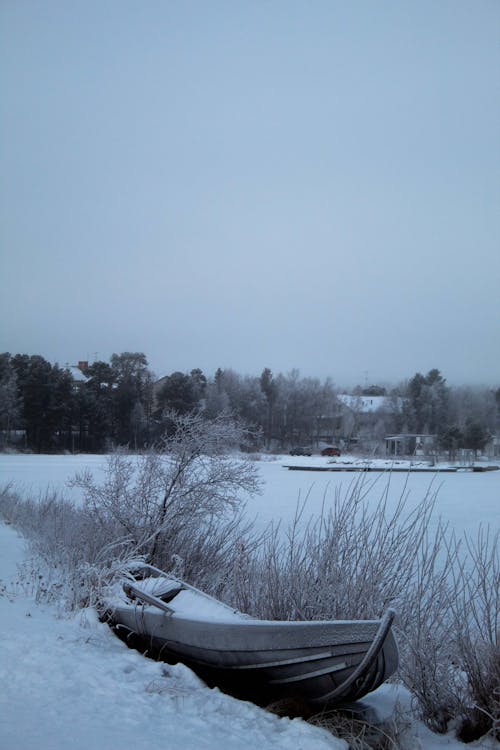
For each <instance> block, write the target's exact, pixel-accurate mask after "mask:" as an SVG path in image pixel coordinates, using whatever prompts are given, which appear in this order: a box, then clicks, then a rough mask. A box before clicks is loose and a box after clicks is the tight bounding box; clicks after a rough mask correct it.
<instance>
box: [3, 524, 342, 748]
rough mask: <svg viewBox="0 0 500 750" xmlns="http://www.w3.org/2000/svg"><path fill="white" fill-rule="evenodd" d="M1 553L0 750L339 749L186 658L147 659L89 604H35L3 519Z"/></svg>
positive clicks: (19, 548) (18, 548)
mask: <svg viewBox="0 0 500 750" xmlns="http://www.w3.org/2000/svg"><path fill="white" fill-rule="evenodd" d="M0 550H1V553H0V565H1V584H0V590H2V591H3V594H2V595H0V623H1V624H0V684H1V685H2V691H1V693H0V738H1V739H0V746H1V747H2V750H67V748H68V746H71V748H72V750H89V748H100V747H108V748H111V749H112V750H114V749H115V748H120V747H133V748H135V750H151V749H152V748H155V747H158V748H160V747H162V748H163V747H166V748H176V749H178V750H190V749H191V748H193V749H194V748H200V749H203V750H216V749H217V750H218V749H219V748H220V747H221V746H223V745H225V746H226V747H228V748H231V749H232V750H239V749H240V748H241V750H251V749H252V750H253V749H254V748H256V747H258V748H259V749H260V750H271V749H273V750H274V749H276V750H280V749H282V750H288V749H289V748H291V747H293V748H296V749H297V750H299V749H302V750H341V749H342V748H345V745H344V743H342V742H340V741H338V740H335V739H334V738H333V737H332V736H331V735H330V734H328V733H327V732H326V731H325V730H323V729H319V728H318V727H313V726H311V725H309V724H306V723H305V722H304V721H302V720H300V719H293V720H291V719H288V718H279V717H277V716H275V715H274V714H271V713H269V712H266V711H264V710H262V709H260V708H257V706H254V705H253V704H252V703H248V702H244V701H238V700H236V699H234V698H231V697H229V696H227V695H224V694H223V693H221V692H220V691H219V690H217V689H209V688H208V687H206V686H205V685H204V683H202V682H201V680H199V679H198V678H197V677H196V676H195V675H194V674H193V672H191V671H190V670H189V669H188V668H187V667H185V666H183V665H182V664H177V665H174V666H170V665H165V664H160V663H157V662H154V661H151V660H149V659H146V658H145V657H143V656H141V655H140V654H139V653H138V652H136V651H133V650H131V649H129V648H127V646H126V645H125V644H124V643H122V642H121V641H119V640H118V639H117V638H116V637H115V636H114V635H113V634H112V632H111V630H110V629H109V628H108V627H107V625H104V624H102V623H99V622H98V621H97V619H96V617H95V615H94V613H93V612H92V611H91V610H85V611H84V612H83V613H80V614H79V615H77V616H76V617H72V618H69V619H67V618H61V617H58V616H57V612H56V611H55V610H54V609H52V608H51V607H50V606H47V605H44V606H40V605H37V604H36V602H35V600H34V598H33V597H32V596H29V595H27V594H25V593H23V591H22V590H20V589H19V586H18V585H16V563H20V562H22V560H23V557H24V554H23V542H22V540H21V539H20V537H19V536H18V535H17V534H16V532H15V531H14V530H13V529H12V528H10V527H8V526H6V525H5V524H3V523H0ZM4 587H5V589H6V590H4Z"/></svg>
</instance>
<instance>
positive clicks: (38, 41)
mask: <svg viewBox="0 0 500 750" xmlns="http://www.w3.org/2000/svg"><path fill="white" fill-rule="evenodd" d="M499 29H500V3H499V2H498V0H475V2H471V1H470V0H467V1H466V2H464V1H462V0H450V1H449V2H447V0H431V1H429V2H427V1H425V0H414V1H413V2H407V1H405V0H394V1H393V2H392V1H388V0H379V1H378V2H375V1H374V0H366V2H365V1H363V0H357V1H356V0H354V1H353V2H347V1H346V0H341V1H340V0H339V1H336V0H325V2H321V1H319V0H316V1H315V0H312V1H311V2H309V1H308V2H306V1H305V0H304V1H303V2H293V0H288V1H287V2H278V1H271V2H269V1H264V0H255V2H254V1H253V0H252V1H251V2H250V0H248V1H247V2H243V1H242V2H234V1H233V0H228V1H227V2H221V1H218V0H212V2H205V0H199V1H198V2H189V1H188V0H186V1H185V0H183V2H168V1H167V0H163V2H160V1H158V2H153V1H151V0H149V1H148V0H145V2H135V1H134V2H130V1H128V0H108V1H107V2H106V1H105V2H103V0H84V1H83V0H82V1H81V2H80V1H73V0H72V1H71V2H69V1H68V0H61V1H60V2H57V1H56V0H45V1H44V2H41V1H37V2H33V1H32V0H23V1H22V2H19V0H3V2H2V3H1V5H0V90H1V95H0V127H1V154H0V175H1V177H0V180H1V185H0V231H1V237H0V239H1V246H0V247H1V278H0V316H1V317H0V320H1V330H0V351H11V352H12V353H16V352H22V353H29V354H34V353H39V354H42V355H43V356H45V357H46V358H47V359H49V360H51V361H58V362H59V363H60V364H64V363H66V362H69V363H73V362H76V360H78V359H87V358H90V359H91V360H92V359H94V358H95V357H97V358H99V359H105V360H106V359H108V358H109V356H110V355H111V354H112V353H113V352H121V351H144V352H145V354H146V355H147V357H148V360H149V363H150V366H151V367H152V368H153V369H154V370H155V372H156V373H157V374H158V375H163V374H165V373H169V372H171V371H173V370H183V371H187V370H190V369H192V368H194V367H201V368H202V369H203V370H204V371H205V372H206V373H207V374H209V375H210V374H213V372H214V371H215V370H216V368H217V367H219V366H220V367H223V368H225V367H232V368H234V369H236V370H237V371H239V372H241V373H248V374H257V373H260V371H261V370H262V369H263V368H264V367H266V366H267V367H270V368H271V369H272V370H273V371H276V372H277V371H282V372H287V371H289V370H290V369H292V368H294V367H295V368H298V369H299V370H300V372H301V374H302V375H317V376H318V377H325V376H331V377H332V378H333V380H334V382H336V383H337V384H339V385H343V384H347V383H351V382H352V383H353V384H355V383H356V382H364V381H365V380H366V379H367V380H369V381H370V382H376V381H385V382H387V381H389V382H394V381H397V380H399V379H401V378H404V377H406V376H408V377H411V376H412V375H413V374H414V373H415V372H416V371H421V372H426V371H428V370H429V369H431V368H432V367H437V368H439V369H440V370H441V371H442V372H443V374H444V376H445V377H447V379H448V380H449V381H450V382H452V383H460V382H467V383H490V384H497V385H498V383H499V382H500V294H499V289H500V252H499V250H500V247H499V238H500V232H499V229H500V138H499V133H500V117H499V112H500V97H499V71H500V45H499V44H498V39H499Z"/></svg>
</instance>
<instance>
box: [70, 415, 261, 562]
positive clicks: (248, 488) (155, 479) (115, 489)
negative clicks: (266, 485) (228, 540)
mask: <svg viewBox="0 0 500 750" xmlns="http://www.w3.org/2000/svg"><path fill="white" fill-rule="evenodd" d="M170 420H171V423H172V426H173V429H172V432H171V434H170V435H169V436H167V437H165V438H164V440H163V441H162V445H161V452H160V451H151V452H149V453H147V454H145V455H143V456H139V457H137V456H136V457H131V456H125V455H121V454H114V455H112V456H110V457H109V459H108V464H107V469H106V477H105V480H104V482H102V483H101V484H99V483H97V482H96V481H95V479H94V477H93V476H92V475H91V474H90V473H89V472H84V473H82V474H78V475H77V476H76V477H75V478H74V480H73V482H72V484H73V485H74V486H77V487H79V488H80V489H82V490H83V493H84V502H85V505H86V507H87V509H88V511H90V513H92V514H93V515H95V516H96V517H97V518H98V519H99V521H100V522H101V523H102V524H103V525H107V524H109V523H110V522H111V523H114V524H116V525H117V527H118V529H119V533H120V535H121V536H122V537H123V538H127V539H128V540H129V547H130V550H131V552H132V551H133V553H134V554H141V555H144V556H145V557H146V558H147V559H148V561H149V562H151V563H152V564H153V565H157V566H158V567H166V568H167V569H168V568H169V567H170V564H171V557H172V555H174V554H176V555H180V556H181V557H183V558H186V555H185V554H184V553H183V551H182V548H180V547H179V545H180V544H181V540H184V543H188V547H189V551H192V549H191V547H192V545H191V541H192V539H193V538H194V537H196V536H197V535H200V534H202V533H205V534H207V533H208V532H210V531H211V532H212V533H215V534H216V529H215V526H214V523H213V522H214V519H217V520H218V523H219V529H221V528H222V527H223V526H224V524H225V522H227V519H228V514H229V515H231V514H234V513H235V512H236V511H237V510H238V508H239V506H240V505H241V504H242V500H241V498H242V495H243V494H244V493H247V494H251V493H255V492H257V491H259V481H258V478H257V473H256V469H255V468H254V466H253V465H252V464H251V463H250V462H249V461H247V460H244V459H242V458H241V457H239V456H238V457H234V456H233V455H232V454H231V450H232V449H234V448H235V447H236V448H237V447H239V445H241V443H242V442H243V440H244V439H245V431H244V430H243V428H242V427H241V425H239V424H238V423H237V422H235V421H234V420H231V419H229V418H227V417H216V418H215V419H212V420H207V419H205V418H204V417H202V416H201V415H199V414H187V415H175V414H171V415H170ZM230 524H231V528H232V529H233V531H234V528H235V525H234V518H231V520H230Z"/></svg>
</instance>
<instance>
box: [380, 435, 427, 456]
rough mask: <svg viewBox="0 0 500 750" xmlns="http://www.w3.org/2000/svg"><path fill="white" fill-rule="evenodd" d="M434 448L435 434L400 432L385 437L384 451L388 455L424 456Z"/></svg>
mask: <svg viewBox="0 0 500 750" xmlns="http://www.w3.org/2000/svg"><path fill="white" fill-rule="evenodd" d="M435 448H436V435H422V434H420V435H419V434H416V433H409V432H406V433H402V434H400V435H389V436H388V437H386V438H385V452H386V454H387V455H388V456H425V455H429V454H430V453H432V452H433V451H434V450H435Z"/></svg>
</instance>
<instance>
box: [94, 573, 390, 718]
mask: <svg viewBox="0 0 500 750" xmlns="http://www.w3.org/2000/svg"><path fill="white" fill-rule="evenodd" d="M134 575H135V578H133V579H131V580H127V581H125V582H124V583H123V586H121V587H120V590H119V591H118V592H115V593H114V595H110V596H109V597H108V598H107V599H106V600H105V601H104V602H103V613H104V617H105V619H106V620H107V621H108V622H109V624H110V625H111V626H112V627H113V628H114V629H115V630H116V632H117V633H118V634H119V635H120V636H121V637H122V638H124V639H126V640H130V639H131V641H132V644H133V645H136V646H139V647H140V648H141V649H142V650H143V651H145V652H147V653H148V655H152V656H155V657H156V658H159V659H161V660H163V661H166V662H169V663H175V662H178V661H181V662H183V663H184V664H186V665H187V666H189V667H191V668H192V669H193V670H194V671H195V672H196V673H197V674H198V675H199V676H200V677H201V678H202V679H204V680H205V681H206V682H207V683H208V684H209V685H211V686H215V685H216V686H218V687H219V688H220V689H222V690H224V691H225V692H228V693H230V694H232V695H235V696H236V697H239V698H245V699H249V700H252V701H254V702H256V703H260V704H261V705H263V704H266V703H269V702H270V701H273V700H278V699H282V698H293V699H295V700H299V701H301V702H304V703H308V704H313V705H335V704H338V703H343V702H351V701H354V700H357V699H358V698H361V697H362V696H364V695H366V694H367V693H369V692H370V691H372V690H375V689H376V688H377V687H378V686H379V685H381V683H382V682H384V680H386V679H387V678H388V677H390V675H391V674H393V672H394V671H395V670H396V669H397V666H398V651H397V645H396V641H395V639H394V635H393V633H392V629H391V625H392V621H393V618H394V612H393V611H392V610H388V611H387V612H386V613H385V615H384V616H383V617H382V618H381V619H379V620H351V621H349V620H337V621H290V622H288V621H274V620H259V619H256V618H253V617H250V616H249V615H245V614H242V613H241V612H238V611H237V610H234V609H232V608H231V607H229V606H228V605H226V604H223V603H222V602H220V601H218V600H217V599H214V598H213V597H211V596H209V595H208V594H205V593H204V592H202V591H199V590H198V589H196V588H194V587H193V586H189V585H188V584H186V583H184V582H182V581H180V580H178V579H175V578H172V577H171V576H168V575H167V574H165V573H163V572H162V571H160V570H158V569H157V568H153V567H152V566H149V565H144V566H143V567H141V568H140V571H137V570H136V571H134Z"/></svg>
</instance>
